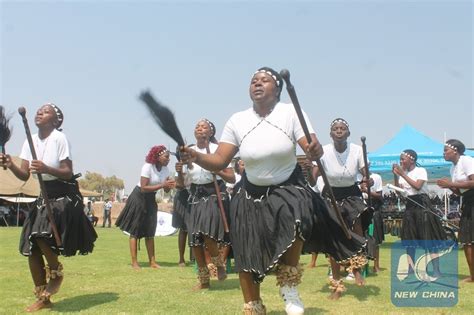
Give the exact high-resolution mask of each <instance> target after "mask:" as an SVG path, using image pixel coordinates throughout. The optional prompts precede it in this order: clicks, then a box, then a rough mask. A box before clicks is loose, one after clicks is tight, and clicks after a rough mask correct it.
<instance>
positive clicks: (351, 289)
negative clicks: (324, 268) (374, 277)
mask: <svg viewBox="0 0 474 315" xmlns="http://www.w3.org/2000/svg"><path fill="white" fill-rule="evenodd" d="M344 285H345V286H346V288H347V291H346V292H344V293H343V294H342V297H341V299H344V296H349V295H351V296H353V297H355V298H356V299H357V300H359V301H366V300H367V298H368V297H369V296H377V295H380V288H379V287H377V286H374V285H365V286H363V287H359V286H358V285H355V284H350V283H347V282H345V283H344ZM321 292H325V293H327V296H329V295H330V293H331V290H330V289H329V286H324V287H323V288H322V289H321Z"/></svg>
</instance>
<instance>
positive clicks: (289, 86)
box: [280, 69, 352, 239]
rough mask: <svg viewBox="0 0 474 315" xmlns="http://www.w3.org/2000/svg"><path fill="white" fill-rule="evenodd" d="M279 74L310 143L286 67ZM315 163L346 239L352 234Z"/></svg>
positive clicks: (321, 170) (320, 170)
mask: <svg viewBox="0 0 474 315" xmlns="http://www.w3.org/2000/svg"><path fill="white" fill-rule="evenodd" d="M280 75H281V76H282V78H283V80H285V83H286V90H287V91H288V94H289V96H290V99H291V102H292V103H293V106H294V107H295V111H296V115H298V120H299V121H300V124H301V127H302V128H303V131H304V135H305V137H306V140H307V141H308V143H311V141H312V140H311V135H310V134H309V130H308V125H307V124H306V121H305V120H304V116H303V111H302V110H301V106H300V102H299V101H298V97H297V96H296V92H295V88H294V86H293V84H291V82H290V71H288V70H287V69H283V70H281V71H280ZM316 164H317V165H318V168H319V172H320V174H321V177H322V178H323V181H324V185H325V187H326V189H327V192H328V194H329V199H330V200H331V205H332V207H333V209H334V211H335V212H336V216H337V219H338V220H339V223H340V224H341V226H342V229H343V230H344V234H346V237H347V238H348V239H351V238H352V236H351V234H350V232H349V229H348V228H347V225H346V222H345V221H344V219H343V217H342V213H341V210H340V209H339V206H338V205H337V202H336V197H334V193H333V191H332V188H331V186H330V185H329V180H328V177H327V175H326V171H325V170H324V167H323V165H322V163H321V160H320V159H319V158H318V159H316Z"/></svg>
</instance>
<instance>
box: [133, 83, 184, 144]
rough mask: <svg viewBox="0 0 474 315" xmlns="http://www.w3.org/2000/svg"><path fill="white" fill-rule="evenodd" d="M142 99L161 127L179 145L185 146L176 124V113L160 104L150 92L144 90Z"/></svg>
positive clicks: (141, 95)
mask: <svg viewBox="0 0 474 315" xmlns="http://www.w3.org/2000/svg"><path fill="white" fill-rule="evenodd" d="M140 100H142V101H143V102H144V103H145V104H146V106H147V107H148V109H149V110H150V112H151V114H152V116H153V118H154V119H155V121H156V122H157V123H158V125H159V126H160V127H161V129H162V130H163V131H164V132H165V133H166V134H167V135H168V136H170V137H171V138H173V140H174V141H176V143H177V144H178V146H179V147H182V146H184V140H183V136H182V135H181V132H180V131H179V128H178V125H177V124H176V120H175V118H174V114H173V113H172V112H171V110H170V109H169V108H168V107H166V106H164V105H162V104H160V103H159V102H158V101H156V100H155V99H154V98H153V96H152V95H151V93H150V92H148V91H146V92H142V93H141V94H140Z"/></svg>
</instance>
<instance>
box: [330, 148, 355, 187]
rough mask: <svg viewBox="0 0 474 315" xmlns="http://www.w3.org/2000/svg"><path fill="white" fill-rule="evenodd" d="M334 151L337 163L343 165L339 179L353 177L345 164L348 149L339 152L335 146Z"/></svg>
mask: <svg viewBox="0 0 474 315" xmlns="http://www.w3.org/2000/svg"><path fill="white" fill-rule="evenodd" d="M334 152H335V153H336V158H337V160H338V162H339V164H340V165H341V166H342V167H343V170H342V174H341V176H340V177H339V181H342V180H343V179H344V178H346V177H350V178H353V175H352V173H351V172H350V171H349V169H348V168H347V166H346V163H347V158H348V156H349V150H348V148H346V149H345V150H344V152H342V153H339V152H338V151H337V150H336V148H334Z"/></svg>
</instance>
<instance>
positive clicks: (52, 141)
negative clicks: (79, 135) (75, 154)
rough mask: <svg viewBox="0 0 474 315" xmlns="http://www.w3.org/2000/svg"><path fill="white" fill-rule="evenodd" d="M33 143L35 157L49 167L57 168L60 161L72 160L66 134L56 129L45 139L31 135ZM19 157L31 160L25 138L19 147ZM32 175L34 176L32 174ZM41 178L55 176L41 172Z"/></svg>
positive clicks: (53, 177) (45, 178) (47, 178)
mask: <svg viewBox="0 0 474 315" xmlns="http://www.w3.org/2000/svg"><path fill="white" fill-rule="evenodd" d="M32 139H33V145H34V147H35V152H36V157H37V158H38V160H39V161H43V163H44V164H46V165H48V166H49V167H54V168H59V165H60V163H61V161H63V160H65V159H69V160H71V161H72V156H71V145H70V144H69V142H68V141H67V138H66V135H65V134H64V133H62V132H60V131H58V130H56V129H55V130H53V131H52V132H51V134H50V135H49V136H48V137H46V138H45V139H40V138H39V137H38V134H34V135H33V136H32ZM20 158H21V159H23V160H26V161H29V162H31V161H32V160H33V158H32V156H31V151H30V146H29V144H28V140H25V142H24V143H23V147H22V149H21V153H20ZM33 176H36V175H35V174H33ZM42 177H43V180H55V179H57V177H55V176H52V175H49V174H42Z"/></svg>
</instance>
